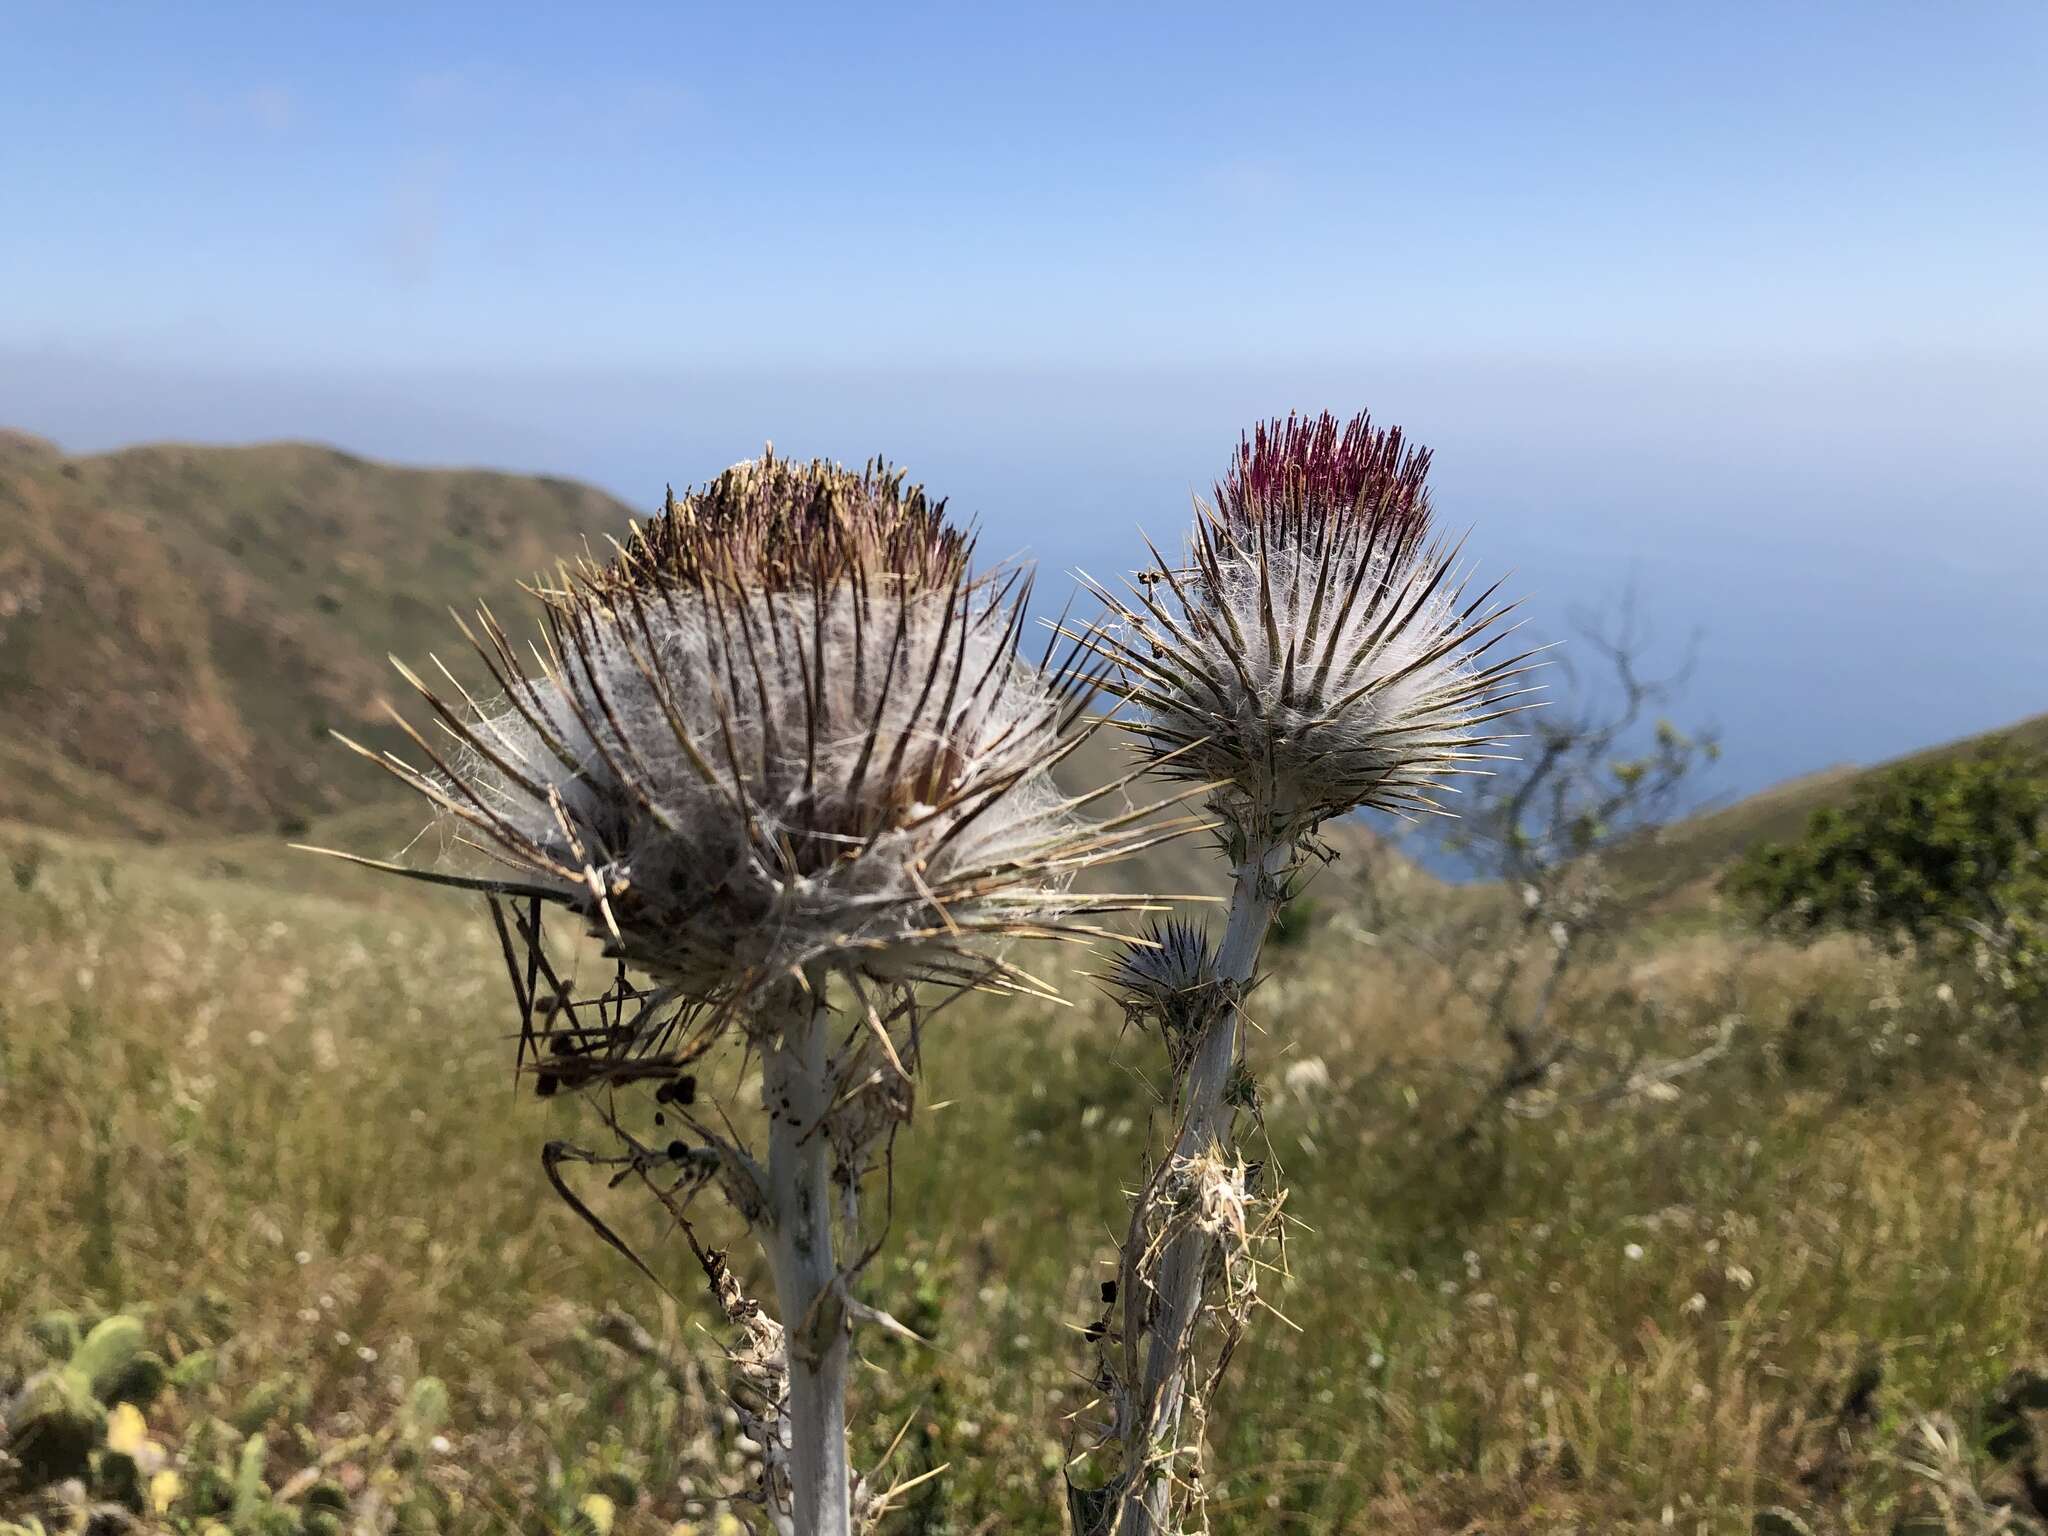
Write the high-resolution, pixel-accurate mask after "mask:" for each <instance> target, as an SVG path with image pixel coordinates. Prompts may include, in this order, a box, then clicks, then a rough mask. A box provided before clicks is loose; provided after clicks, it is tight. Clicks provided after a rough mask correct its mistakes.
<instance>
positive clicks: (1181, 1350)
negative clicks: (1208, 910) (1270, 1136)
mask: <svg viewBox="0 0 2048 1536" xmlns="http://www.w3.org/2000/svg"><path fill="white" fill-rule="evenodd" d="M1291 857H1292V849H1291V848H1290V847H1289V846H1288V845H1287V844H1285V843H1278V842H1273V843H1266V844H1263V845H1255V846H1253V847H1252V848H1250V849H1249V850H1247V853H1246V857H1245V860H1244V862H1243V863H1241V864H1239V865H1238V866H1237V871H1236V883H1235V885H1234V886H1233V888H1232V890H1231V895H1230V915H1229V919H1228V922H1227V924H1226V926H1225V928H1224V931H1223V943H1222V945H1221V946H1220V947H1219V948H1218V950H1217V952H1216V969H1215V977H1216V981H1217V982H1218V984H1219V989H1220V991H1221V994H1222V998H1223V1003H1222V1006H1220V1007H1218V1008H1217V1009H1216V1010H1215V1012H1214V1013H1213V1014H1212V1016H1211V1017H1210V1019H1209V1022H1208V1026H1207V1028H1206V1029H1205V1030H1204V1031H1203V1034H1202V1038H1201V1041H1200V1043H1199V1044H1198V1045H1197V1046H1196V1048H1195V1054H1194V1060H1193V1062H1192V1064H1191V1065H1190V1067H1189V1069H1188V1078H1187V1085H1186V1089H1185V1099H1186V1109H1185V1111H1184V1112H1183V1115H1182V1119H1181V1128H1180V1135H1179V1136H1178V1137H1177V1138H1176V1139H1175V1141H1174V1146H1173V1152H1172V1156H1173V1158H1174V1159H1175V1160H1176V1161H1183V1162H1184V1161H1186V1160H1188V1159H1191V1158H1195V1157H1199V1156H1200V1155H1201V1154H1202V1153H1203V1152H1205V1151H1207V1150H1208V1149H1209V1148H1210V1147H1211V1146H1218V1147H1221V1148H1223V1149H1224V1150H1226V1151H1227V1150H1229V1147H1230V1142H1231V1121H1232V1118H1233V1115H1234V1111H1233V1109H1232V1107H1231V1106H1230V1104H1229V1103H1228V1102H1227V1095H1228V1093H1229V1089H1230V1079H1231V1075H1232V1073H1233V1072H1235V1071H1236V1068H1237V1051H1238V1039H1239V1035H1240V1024H1241V1021H1242V1018H1243V1005H1244V991H1245V988H1246V987H1248V986H1249V985H1250V983H1251V979H1252V975H1253V973H1254V972H1255V971H1256V970H1257V969H1258V964H1259V951H1260V949H1261V947H1262V946H1263V945H1264V944H1265V940H1266V930H1267V929H1268V928H1269V927H1270V926H1271V925H1272V922H1273V913H1274V911H1275V910H1276V909H1277V908H1278V906H1279V903H1280V892H1281V881H1282V877H1283V876H1284V875H1285V873H1286V870H1287V866H1288V862H1289V860H1290V859H1291ZM1213 1246H1214V1242H1213V1240H1212V1239H1211V1238H1210V1237H1209V1236H1208V1235H1207V1234H1205V1233H1203V1232H1200V1231H1187V1232H1183V1233H1182V1234H1181V1235H1180V1236H1178V1237H1176V1238H1175V1239H1174V1240H1173V1241H1172V1242H1171V1243H1169V1244H1168V1245H1167V1248H1166V1251H1165V1253H1164V1254H1163V1255H1161V1258H1160V1264H1159V1281H1158V1285H1157V1288H1156V1301H1155V1304H1154V1311H1153V1316H1152V1323H1151V1326H1150V1328H1149V1330H1148V1331H1149V1334H1150V1339H1149V1344H1148V1348H1147V1350H1146V1354H1145V1376H1144V1390H1143V1393H1142V1395H1141V1396H1140V1398H1139V1402H1140V1403H1141V1404H1144V1405H1147V1406H1148V1414H1147V1416H1146V1417H1145V1418H1144V1419H1143V1420H1142V1421H1141V1423H1140V1426H1139V1427H1140V1431H1141V1433H1142V1434H1143V1437H1144V1438H1143V1441H1142V1442H1141V1443H1140V1444H1139V1445H1137V1446H1135V1447H1133V1448H1132V1449H1133V1450H1135V1451H1136V1452H1137V1453H1138V1454H1139V1455H1144V1456H1154V1455H1157V1453H1158V1452H1160V1451H1161V1450H1170V1449H1171V1448H1172V1447H1174V1446H1175V1445H1176V1443H1177V1440H1178V1436H1179V1431H1180V1419H1181V1409H1182V1406H1183V1399H1184V1397H1185V1393H1186V1386H1187V1365H1188V1358H1187V1357H1188V1346H1189V1344H1190V1342H1191V1341H1192V1338H1193V1334H1194V1325H1195V1322H1196V1319H1197V1317H1198V1316H1199V1314H1200V1311H1201V1304H1202V1277H1203V1275H1204V1273H1205V1272H1206V1271H1207V1269H1208V1266H1209V1258H1210V1250H1211V1248H1212V1247H1213ZM1173 1480H1174V1470H1173V1466H1172V1462H1171V1459H1170V1458H1161V1459H1159V1460H1157V1461H1155V1462H1153V1463H1152V1464H1151V1465H1149V1466H1148V1467H1147V1468H1146V1470H1145V1472H1144V1473H1143V1475H1141V1476H1140V1477H1138V1478H1137V1479H1136V1480H1135V1481H1134V1482H1133V1484H1132V1485H1131V1488H1130V1491H1129V1493H1128V1495H1127V1502H1126V1504H1125V1508H1124V1511H1123V1518H1122V1522H1121V1524H1119V1525H1117V1526H1116V1527H1114V1529H1116V1530H1118V1531H1119V1532H1121V1533H1123V1536H1157V1533H1159V1532H1161V1531H1163V1530H1164V1529H1165V1525H1166V1520H1167V1512H1168V1505H1169V1501H1170V1498H1171V1495H1172V1491H1173Z"/></svg>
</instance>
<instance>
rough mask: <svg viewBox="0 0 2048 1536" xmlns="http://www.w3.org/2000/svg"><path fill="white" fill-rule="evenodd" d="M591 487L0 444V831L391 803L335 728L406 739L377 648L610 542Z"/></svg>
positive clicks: (417, 634) (274, 458) (227, 818)
mask: <svg viewBox="0 0 2048 1536" xmlns="http://www.w3.org/2000/svg"><path fill="white" fill-rule="evenodd" d="M630 516H631V513H630V511H629V510H628V509H627V508H626V507H624V506H622V505H621V504H620V503H618V502H616V501H614V500H613V499H612V498H610V497H609V496H606V495H604V494H602V493H601V492H598V491H595V490H592V489H590V488H589V487H587V486H581V485H575V484H572V483H570V482H568V481H565V480H546V479H535V478H531V477H526V476H518V475H503V474H494V473H489V472H485V471H481V470H418V469H395V468H392V467H390V466H387V465H382V464H373V463H371V462H369V461H367V460H364V459H358V458H355V457H352V456H351V455H349V454H346V453H341V452H338V451H337V450H335V449H331V448H321V447H315V446H312V445H308V444H297V443H277V444H267V445H265V446H262V447H253V448H193V447H184V446H176V445H172V446H161V447H145V448H131V449H125V450H123V451H121V452H118V453H109V454H100V455H94V456H91V457H84V458H69V457H66V456H65V455H64V454H63V453H61V452H60V451H59V450H58V449H56V448H55V447H53V446H51V445H50V444H47V443H43V442H39V441H38V440H36V439H33V438H25V437H22V436H20V435H13V436H7V437H0V528H4V529H5V531H6V537H5V538H4V539H0V717H4V718H5V719H6V721H7V730H6V732H5V742H6V745H5V746H4V747H0V817H12V818H14V819H16V820H21V821H30V822H38V823H42V824H45V825H54V826H64V827H68V828H71V829H73V830H112V829H120V830H123V831H131V832H152V833H158V834H168V835H179V834H191V833H197V832H208V831H213V832H218V831H253V830H257V829H263V830H274V829H276V828H277V827H278V826H279V825H281V824H284V823H288V822H291V821H296V820H303V819H305V818H307V817H309V816H313V815H317V814H319V813H321V812H323V811H328V810H334V809H339V808H341V807H344V806H348V805H353V804H359V803H362V802H363V801H364V800H366V799H369V798H372V797H374V796H378V795H383V794H387V793H388V789H389V787H388V785H387V784H386V783H385V782H384V781H383V778H382V775H380V774H378V773H376V771H375V770H373V769H369V768H367V767H366V766H365V765H360V764H355V763H350V762H347V761H345V760H342V759H340V758H338V756H337V754H336V752H335V751H334V750H333V746H332V743H331V742H330V740H329V739H328V736H327V732H328V731H329V730H330V729H339V730H343V731H346V732H348V733H349V734H350V735H352V736H357V737H358V739H361V740H364V741H366V742H369V743H371V744H374V745H380V746H381V745H397V744H398V742H399V740H400V739H401V738H400V737H399V736H398V735H397V733H396V732H393V731H391V730H390V729H389V728H388V727H387V726H386V725H385V724H384V722H383V719H382V716H381V712H380V711H379V710H378V708H377V700H378V699H379V697H381V696H385V695H388V694H389V693H390V692H391V689H392V685H393V682H394V681H395V679H394V678H393V675H392V673H391V669H390V667H389V665H388V663H386V661H385V660H384V656H385V653H386V652H387V651H395V652H397V653H398V654H399V655H401V656H406V657H409V658H412V659H414V660H415V661H416V662H418V663H420V664H422V665H424V664H425V658H426V655H427V653H428V652H429V651H438V652H440V653H442V654H444V655H451V656H452V655H453V654H454V650H453V648H452V647H451V641H452V642H453V645H454V647H459V646H460V644H461V642H460V640H459V638H458V637H457V636H456V634H455V630H454V626H453V624H452V623H451V621H450V619H449V617H448V610H449V609H450V607H456V608H459V609H462V610H464V611H467V610H468V609H469V608H470V607H471V606H472V605H473V603H474V602H475V601H476V600H477V599H479V598H483V599H488V600H491V601H492V602H493V603H495V604H498V605H500V606H504V605H506V604H507V602H508V600H509V599H513V598H515V597H516V596H517V595H518V594H517V584H518V583H519V582H520V581H522V580H524V579H528V578H530V577H532V576H533V575H534V573H536V572H538V571H541V570H543V569H547V568H551V567H552V565H553V563H554V562H555V560H556V559H557V558H559V557H561V556H564V555H570V554H573V553H574V552H575V551H576V550H577V549H578V548H579V547H580V545H581V543H582V541H583V540H585V539H590V540H593V541H597V540H601V539H602V537H603V536H604V535H605V534H608V533H610V534H616V533H618V532H620V531H621V530H623V529H624V527H625V526H626V523H627V520H628V519H629V517H630Z"/></svg>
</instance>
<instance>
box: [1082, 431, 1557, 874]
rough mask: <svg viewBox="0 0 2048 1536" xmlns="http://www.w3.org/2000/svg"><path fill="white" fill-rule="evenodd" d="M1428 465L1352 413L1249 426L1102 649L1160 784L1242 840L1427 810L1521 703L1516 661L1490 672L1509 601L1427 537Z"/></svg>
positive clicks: (1397, 435)
mask: <svg viewBox="0 0 2048 1536" xmlns="http://www.w3.org/2000/svg"><path fill="white" fill-rule="evenodd" d="M1428 469H1429V453H1428V451H1427V450H1424V449H1418V448H1415V447H1412V446H1411V445H1409V444H1408V443H1407V442H1406V441H1405V440H1404V438H1403V437H1402V434H1401V431H1400V429H1399V428H1387V429H1376V428H1374V426H1373V425H1372V421H1371V418H1370V417H1369V416H1366V415H1364V414H1360V415H1358V416H1356V417H1354V418H1352V420H1351V421H1350V422H1348V423H1344V424H1341V425H1340V424H1339V422H1338V420H1337V418H1336V417H1334V416H1331V415H1329V414H1327V413H1325V414H1324V415H1321V416H1317V417H1313V418H1309V417H1298V416H1289V417H1288V418H1287V419H1286V420H1285V421H1270V422H1262V423H1260V424H1259V425H1258V426H1257V427H1256V428H1254V429H1253V431H1252V432H1251V433H1250V434H1249V435H1247V436H1246V437H1245V438H1244V439H1243V440H1242V441H1241V442H1240V443H1239V445H1238V449H1237V452H1236V454H1235V455H1234V456H1233V458H1232V461H1231V464H1230V468H1229V469H1228V471H1227V472H1226V473H1225V475H1224V477H1223V479H1222V480H1221V481H1220V482H1219V483H1218V484H1217V485H1216V487H1215V494H1214V502H1213V504H1198V510H1197V518H1196V526H1195V530H1194V535H1193V540H1192V549H1191V552H1190V556H1189V559H1188V560H1187V561H1186V562H1170V561H1168V560H1167V559H1166V557H1165V556H1163V555H1160V554H1159V553H1158V551H1156V550H1155V551H1154V557H1155V561H1156V564H1155V566H1154V568H1153V569H1151V570H1149V571H1146V572H1144V573H1142V574H1141V575H1140V576H1139V577H1138V578H1137V579H1136V580H1135V581H1134V582H1132V583H1131V584H1129V588H1128V592H1129V597H1130V598H1131V599H1132V602H1131V603H1128V604H1127V603H1126V602H1125V601H1124V600H1123V599H1121V598H1119V597H1116V596H1114V595H1112V594H1111V593H1109V592H1107V591H1106V590H1104V589H1102V588H1100V587H1097V588H1096V591H1097V594H1098V595H1099V596H1101V597H1102V598H1103V599H1104V600H1105V602H1107V603H1108V605H1109V606H1110V608H1111V610H1112V614H1113V617H1114V624H1113V626H1112V627H1111V629H1110V630H1109V631H1108V634H1107V637H1106V639H1105V640H1104V642H1103V649H1104V652H1105V653H1106V654H1108V655H1111V656H1113V657H1114V659H1115V660H1116V662H1117V663H1118V665H1119V667H1120V669H1121V670H1122V672H1123V674H1124V676H1125V678H1126V680H1127V682H1128V684H1129V685H1130V687H1131V689H1132V690H1133V695H1132V696H1133V699H1134V701H1135V703H1136V704H1137V705H1138V706H1139V707H1140V709H1141V710H1142V711H1143V718H1142V719H1141V720H1140V721H1139V722H1138V723H1136V724H1135V725H1134V726H1133V727H1132V728H1133V729H1134V730H1135V731H1136V733H1137V734H1138V736H1139V738H1140V739H1141V740H1142V741H1143V742H1144V743H1145V744H1146V746H1147V748H1148V750H1149V751H1150V752H1151V754H1152V755H1153V756H1154V757H1155V758H1156V759H1157V760H1158V761H1159V764H1160V766H1161V768H1162V770H1163V771H1164V772H1166V773H1168V774H1171V775H1174V776H1177V777H1181V778H1187V779H1196V780H1202V781H1217V780H1221V781H1225V783H1226V784H1227V786H1228V787H1227V788H1225V789H1223V790H1221V791H1219V792H1217V793H1216V794H1215V795H1214V796H1213V798H1212V803H1213V805H1214V806H1215V808H1216V809H1217V810H1218V811H1219V812H1220V813H1221V814H1222V815H1223V817H1224V818H1225V820H1226V822H1227V823H1228V824H1229V825H1230V826H1231V827H1233V828H1234V829H1236V830H1237V831H1238V832H1240V833H1242V834H1244V835H1245V837H1246V838H1247V839H1249V840H1250V841H1252V842H1256V843H1260V844H1264V843H1269V842H1274V841H1279V842H1291V841H1294V840H1296V839H1298V838H1300V837H1302V836H1304V835H1305V834H1306V833H1308V832H1310V831H1312V830H1313V829H1314V827H1315V826H1316V825H1317V824H1318V823H1320V822H1321V821H1323V820H1325V819H1327V818H1329V817H1331V816H1335V815H1340V814H1342V813H1344V812H1346V811H1350V810H1353V809H1356V808H1358V807H1360V806H1374V807H1378V808H1380V809H1384V810H1391V811H1432V810H1435V809H1436V797H1437V796H1438V795H1440V794H1441V793H1443V792H1444V791H1445V790H1446V789H1447V788H1448V787H1449V786H1448V785H1447V784H1446V783H1445V782H1444V780H1445V778H1446V777H1447V776H1451V775H1457V774H1462V773H1471V772H1475V771H1477V767H1476V765H1477V764H1479V763H1480V762H1481V761H1482V760H1484V759H1485V758H1486V757H1487V756H1488V753H1487V752H1486V750H1485V749H1486V748H1488V747H1489V746H1491V745H1493V744H1495V742H1497V741H1498V739H1499V738H1497V737H1495V736H1491V735H1488V734H1486V733H1485V727H1486V726H1487V725H1488V724H1489V723H1491V722H1493V721H1497V720H1499V719H1501V718H1502V717H1503V716H1504V715H1507V714H1510V713H1512V712H1513V711H1514V710H1515V709H1516V708H1518V707H1520V706H1518V705H1515V704H1513V703H1512V702H1511V701H1513V700H1514V699H1516V698H1518V697H1519V696H1520V693H1521V692H1526V691H1530V690H1519V691H1518V690H1515V689H1514V688H1513V687H1512V686H1511V685H1512V684H1513V683H1514V682H1515V680H1516V679H1517V678H1519V677H1520V676H1522V675H1523V671H1524V663H1525V662H1526V661H1527V659H1528V658H1527V657H1526V656H1515V657H1511V658H1509V659H1506V660H1501V661H1489V660H1487V653H1488V651H1489V650H1490V649H1491V648H1492V647H1493V645H1494V644H1495V642H1496V641H1497V640H1498V639H1499V638H1500V636H1501V635H1502V634H1505V633H1507V632H1509V631H1508V630H1507V628H1506V627H1504V626H1502V624H1501V622H1500V621H1501V620H1502V619H1503V618H1504V617H1505V616H1506V615H1507V613H1508V612H1509V605H1503V604H1498V603H1496V602H1495V601H1494V597H1495V593H1496V591H1497V590H1498V587H1497V585H1496V586H1492V587H1487V588H1485V589H1484V590H1482V591H1480V592H1479V593H1478V594H1477V595H1476V596H1470V595H1468V581H1467V575H1466V574H1465V573H1464V572H1462V571H1461V570H1460V569H1459V568H1458V567H1457V551H1456V550H1455V549H1446V548H1445V547H1444V546H1443V545H1441V544H1440V543H1437V542H1434V541H1432V539H1431V537H1430V530H1431V509H1430V502H1429V494H1428V490H1427V488H1426V486H1425V484H1424V480H1425V477H1426V475H1427V473H1428Z"/></svg>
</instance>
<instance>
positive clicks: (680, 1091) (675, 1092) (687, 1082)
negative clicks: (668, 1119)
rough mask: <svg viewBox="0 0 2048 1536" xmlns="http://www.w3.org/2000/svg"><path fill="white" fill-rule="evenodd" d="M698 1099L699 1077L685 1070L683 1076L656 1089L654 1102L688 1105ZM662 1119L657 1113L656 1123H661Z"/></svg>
mask: <svg viewBox="0 0 2048 1536" xmlns="http://www.w3.org/2000/svg"><path fill="white" fill-rule="evenodd" d="M696 1099H697V1079H696V1078H695V1077H693V1076H692V1075H691V1074H689V1073H688V1072H685V1073H684V1074H683V1075H682V1076H681V1077H679V1078H677V1079H676V1080H675V1081H674V1082H670V1083H663V1084H662V1085H661V1086H660V1087H659V1088H657V1089H655V1090H654V1102H655V1103H657V1104H684V1105H688V1104H693V1103H695V1102H696ZM660 1119H661V1117H660V1116H659V1115H657V1116H656V1117H655V1123H656V1124H659V1123H660Z"/></svg>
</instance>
